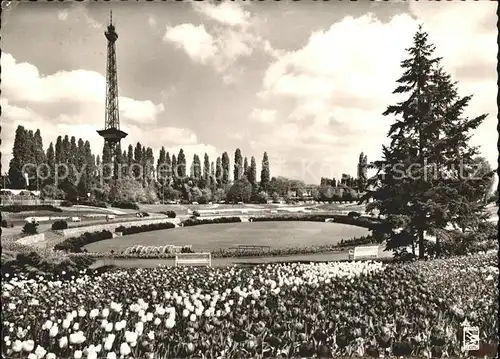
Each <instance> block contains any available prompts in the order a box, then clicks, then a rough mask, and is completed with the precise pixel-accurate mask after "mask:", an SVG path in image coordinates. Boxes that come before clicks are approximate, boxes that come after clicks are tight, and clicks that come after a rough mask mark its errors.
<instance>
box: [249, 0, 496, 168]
mask: <svg viewBox="0 0 500 359" xmlns="http://www.w3.org/2000/svg"><path fill="white" fill-rule="evenodd" d="M426 5H428V4H420V3H419V4H418V5H417V4H412V5H411V7H412V12H413V15H414V16H413V17H412V16H410V15H409V14H400V15H397V16H394V17H393V18H392V19H391V20H390V21H389V22H386V23H384V22H382V21H380V20H379V19H377V18H376V17H375V16H374V15H372V14H366V15H364V16H361V17H357V18H353V17H345V18H344V19H343V20H342V21H340V22H337V23H335V24H333V25H331V27H330V28H328V29H325V30H320V31H316V32H314V33H312V34H311V36H310V37H309V39H308V41H307V43H306V44H305V45H304V46H303V47H301V48H299V49H297V50H295V51H289V52H287V53H285V54H283V55H282V56H280V57H279V58H278V59H277V60H276V61H274V62H273V63H271V64H270V66H269V67H268V69H267V71H266V73H265V76H264V79H263V83H262V90H261V91H260V93H258V97H259V98H260V100H261V103H262V104H263V106H266V107H268V108H269V109H273V104H274V105H275V106H274V109H275V110H277V111H278V112H279V113H280V118H282V119H283V121H281V122H279V123H277V124H276V126H273V127H270V128H269V132H268V133H267V134H265V135H263V136H261V137H260V138H257V139H256V141H255V142H254V148H256V149H263V148H266V149H268V150H269V151H270V152H271V153H273V152H276V153H279V154H281V155H283V156H287V157H289V158H291V153H294V154H296V156H295V158H300V157H304V158H313V159H314V158H316V159H317V158H321V160H322V161H323V162H324V163H325V165H327V164H328V166H329V167H330V168H336V171H337V173H335V175H336V176H339V175H340V174H341V173H342V172H347V171H348V172H350V173H355V171H356V168H355V166H356V161H357V156H358V154H359V152H361V151H364V152H365V153H366V154H368V157H369V160H375V159H377V158H379V156H380V155H381V144H382V143H386V142H387V139H386V134H387V131H388V129H389V126H390V124H391V123H392V122H393V121H394V119H393V118H387V117H384V116H382V115H381V114H382V112H384V111H385V109H386V107H387V106H388V105H389V104H393V103H395V102H397V101H398V100H399V99H400V97H398V95H394V94H392V91H393V90H394V88H395V86H396V82H395V81H396V80H397V79H398V78H399V77H400V76H401V74H402V69H401V67H400V62H401V60H403V59H404V58H406V57H407V53H406V50H405V49H406V48H408V47H409V46H411V44H412V39H413V35H414V33H415V31H416V30H417V27H418V25H419V24H421V23H424V29H425V30H427V31H428V32H429V38H430V41H431V42H433V43H435V45H436V46H437V49H438V51H437V53H436V54H437V56H443V57H444V59H446V60H443V65H444V66H445V69H446V70H447V71H449V72H451V73H452V74H453V75H455V77H454V79H457V80H459V82H460V84H459V86H460V89H461V90H462V91H461V92H464V90H465V93H464V94H469V93H475V94H476V96H475V98H474V99H473V101H472V103H471V106H470V110H469V112H470V113H472V114H475V115H478V114H481V113H484V112H489V113H490V114H491V115H493V116H496V101H494V97H495V94H496V90H495V89H494V87H496V84H495V79H494V78H491V79H484V77H483V78H475V77H474V74H470V73H469V76H467V77H462V78H461V77H460V76H458V75H459V71H458V69H460V68H461V67H463V66H467V65H469V64H475V63H476V61H477V62H478V63H480V64H481V66H487V68H489V69H491V70H493V71H494V68H495V67H494V59H495V57H494V56H493V51H496V48H495V49H494V42H495V36H494V33H493V32H492V30H493V31H494V21H489V22H488V23H489V24H490V28H488V29H487V30H485V28H484V27H482V26H481V21H483V20H484V19H485V16H488V15H487V13H488V10H491V9H492V7H491V6H490V5H487V6H478V7H473V6H468V7H466V6H463V7H460V5H462V3H459V4H457V5H458V6H457V7H456V8H453V6H450V7H448V6H447V7H436V6H433V7H427V6H426ZM474 5H478V4H477V3H475V4H474ZM449 8H451V10H448V9H449ZM472 8H474V9H473V10H472ZM469 11H471V12H472V15H471V17H469ZM458 14H461V15H460V17H458ZM457 18H463V19H467V20H466V21H465V20H464V21H461V22H460V23H459V22H457ZM462 22H463V23H467V25H466V29H462V27H461V26H462V25H461V23H462ZM462 32H463V33H464V36H465V33H466V32H467V36H466V39H467V41H464V40H463V37H462V36H461V35H458V33H460V34H462ZM346 34H349V36H346ZM471 46H472V49H476V50H472V51H471ZM486 47H488V48H491V50H485V51H481V50H480V49H481V48H486ZM485 52H486V55H485ZM490 56H491V57H490ZM488 91H490V92H488ZM493 116H491V117H490V119H489V120H488V121H486V122H485V124H484V125H483V126H482V127H481V128H480V129H479V130H478V131H477V134H476V136H475V141H476V142H477V140H478V137H480V138H481V139H483V141H484V139H485V138H491V139H492V140H493V137H494V138H495V141H492V145H491V146H489V145H484V146H483V148H482V150H483V153H484V154H485V155H486V156H487V158H488V159H489V160H490V161H491V162H492V161H496V156H497V150H496V148H495V147H494V143H496V136H497V134H496V131H495V127H494V126H493V125H492V123H491V122H490V121H495V119H494V117H493ZM484 136H486V137H484ZM316 167H318V166H316ZM297 168H298V167H297V166H296V165H295V167H294V166H293V165H290V166H288V167H287V170H286V174H287V175H290V176H299V177H300V176H301V175H302V174H303V173H302V174H301V173H298V171H299V170H298V169H297ZM325 175H326V173H325ZM320 176H321V175H319V174H318V175H315V176H314V177H320ZM309 177H313V176H312V175H309Z"/></svg>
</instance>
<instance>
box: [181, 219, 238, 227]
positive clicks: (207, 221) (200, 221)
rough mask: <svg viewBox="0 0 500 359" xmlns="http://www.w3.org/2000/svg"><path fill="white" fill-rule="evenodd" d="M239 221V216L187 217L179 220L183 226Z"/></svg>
mask: <svg viewBox="0 0 500 359" xmlns="http://www.w3.org/2000/svg"><path fill="white" fill-rule="evenodd" d="M238 222H241V218H240V217H219V218H203V219H198V218H189V219H186V220H184V221H182V222H181V224H182V225H183V226H184V227H190V226H198V225H200V224H216V223H238Z"/></svg>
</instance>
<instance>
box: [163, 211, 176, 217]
mask: <svg viewBox="0 0 500 359" xmlns="http://www.w3.org/2000/svg"><path fill="white" fill-rule="evenodd" d="M160 213H161V214H164V215H166V216H167V217H168V218H175V217H177V215H176V213H175V212H174V211H162V212H160Z"/></svg>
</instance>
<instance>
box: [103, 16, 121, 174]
mask: <svg viewBox="0 0 500 359" xmlns="http://www.w3.org/2000/svg"><path fill="white" fill-rule="evenodd" d="M104 35H105V36H106V39H107V40H108V52H107V55H108V56H107V64H106V115H105V119H104V130H99V131H97V133H98V134H99V135H100V136H102V137H103V138H104V145H108V146H109V149H110V152H111V158H112V163H113V179H115V180H116V179H117V177H118V161H117V155H121V153H119V154H118V153H117V150H118V151H119V150H120V146H119V144H120V141H121V139H122V138H125V137H126V136H127V133H125V132H123V131H121V130H120V112H119V107H118V74H117V70H116V50H115V42H116V40H117V39H118V34H117V33H116V31H115V26H114V25H113V14H112V12H111V11H110V12H109V25H108V29H107V31H106V32H104Z"/></svg>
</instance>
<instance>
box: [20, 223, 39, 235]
mask: <svg viewBox="0 0 500 359" xmlns="http://www.w3.org/2000/svg"><path fill="white" fill-rule="evenodd" d="M37 233H38V223H36V222H35V221H33V222H26V223H25V224H24V226H23V234H27V235H33V234H37Z"/></svg>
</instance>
